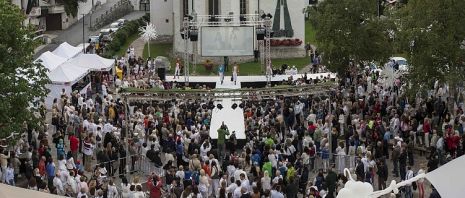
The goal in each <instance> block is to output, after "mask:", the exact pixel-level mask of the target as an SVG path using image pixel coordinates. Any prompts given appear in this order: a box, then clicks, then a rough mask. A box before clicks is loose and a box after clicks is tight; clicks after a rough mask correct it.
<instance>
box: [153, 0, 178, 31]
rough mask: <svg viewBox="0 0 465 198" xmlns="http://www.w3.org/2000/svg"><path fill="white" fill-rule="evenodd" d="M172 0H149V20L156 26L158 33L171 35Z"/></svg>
mask: <svg viewBox="0 0 465 198" xmlns="http://www.w3.org/2000/svg"><path fill="white" fill-rule="evenodd" d="M174 2H175V1H174V0H151V2H150V13H151V15H150V21H151V22H152V23H153V24H154V25H155V26H156V27H157V32H158V35H173V4H174Z"/></svg>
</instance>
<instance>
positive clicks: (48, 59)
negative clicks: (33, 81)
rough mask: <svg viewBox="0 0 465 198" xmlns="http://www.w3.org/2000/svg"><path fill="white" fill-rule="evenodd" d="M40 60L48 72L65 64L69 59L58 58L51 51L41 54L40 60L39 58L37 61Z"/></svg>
mask: <svg viewBox="0 0 465 198" xmlns="http://www.w3.org/2000/svg"><path fill="white" fill-rule="evenodd" d="M39 60H41V61H42V62H41V64H42V65H44V66H45V67H46V68H47V69H48V70H50V71H52V70H53V69H55V68H56V67H58V65H61V64H63V63H64V62H66V60H67V59H66V58H63V57H60V56H57V55H55V54H53V53H52V52H50V51H46V52H44V53H43V54H41V55H40V56H39V58H37V59H36V60H35V61H36V62H38V61H39Z"/></svg>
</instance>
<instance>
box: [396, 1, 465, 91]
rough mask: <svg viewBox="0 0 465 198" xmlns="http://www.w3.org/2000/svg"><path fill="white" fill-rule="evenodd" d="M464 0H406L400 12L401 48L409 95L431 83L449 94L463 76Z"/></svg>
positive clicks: (427, 86) (464, 57)
mask: <svg viewBox="0 0 465 198" xmlns="http://www.w3.org/2000/svg"><path fill="white" fill-rule="evenodd" d="M463 10H465V1H456V0H410V1H409V2H408V4H407V5H406V6H405V7H404V8H403V10H402V11H401V14H402V17H401V23H400V24H401V25H400V27H399V29H400V30H401V35H402V36H403V40H402V41H403V42H402V46H403V48H404V49H408V51H409V63H410V64H411V68H410V71H409V75H408V78H407V79H409V81H410V85H411V86H410V88H411V90H413V93H416V92H417V91H418V90H420V91H426V90H429V89H431V88H432V86H433V85H434V82H435V81H439V82H440V83H446V84H448V85H449V86H450V91H451V92H452V94H454V92H455V91H456V90H455V88H456V86H457V85H458V84H459V83H462V82H463V79H464V77H465V66H464V61H465V45H464V44H465V42H464V40H465V20H463V19H464V18H465V13H464V12H463Z"/></svg>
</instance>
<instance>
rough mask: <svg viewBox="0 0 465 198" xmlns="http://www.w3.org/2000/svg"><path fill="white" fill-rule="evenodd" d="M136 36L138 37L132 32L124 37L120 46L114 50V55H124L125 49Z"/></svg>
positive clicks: (137, 36)
mask: <svg viewBox="0 0 465 198" xmlns="http://www.w3.org/2000/svg"><path fill="white" fill-rule="evenodd" d="M137 38H139V35H138V34H133V35H131V36H129V37H128V38H127V39H126V42H125V43H124V44H123V45H122V46H121V48H120V49H119V50H118V51H117V52H116V54H115V55H116V56H124V55H125V54H126V50H127V49H128V48H129V46H130V45H131V43H132V42H134V41H135V40H136V39H137Z"/></svg>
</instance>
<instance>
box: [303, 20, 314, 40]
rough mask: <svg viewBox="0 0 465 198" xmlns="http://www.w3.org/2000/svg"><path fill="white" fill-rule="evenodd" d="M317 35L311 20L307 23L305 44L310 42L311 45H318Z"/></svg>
mask: <svg viewBox="0 0 465 198" xmlns="http://www.w3.org/2000/svg"><path fill="white" fill-rule="evenodd" d="M315 35H316V30H315V27H313V25H312V23H310V20H307V21H305V43H307V42H310V44H312V45H316V38H315Z"/></svg>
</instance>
